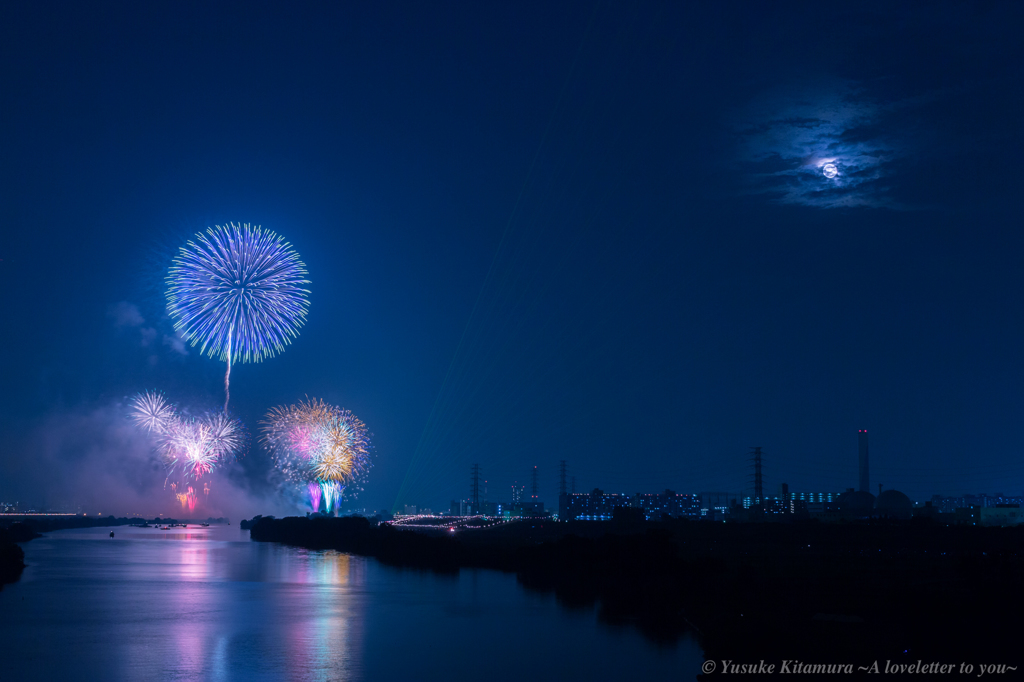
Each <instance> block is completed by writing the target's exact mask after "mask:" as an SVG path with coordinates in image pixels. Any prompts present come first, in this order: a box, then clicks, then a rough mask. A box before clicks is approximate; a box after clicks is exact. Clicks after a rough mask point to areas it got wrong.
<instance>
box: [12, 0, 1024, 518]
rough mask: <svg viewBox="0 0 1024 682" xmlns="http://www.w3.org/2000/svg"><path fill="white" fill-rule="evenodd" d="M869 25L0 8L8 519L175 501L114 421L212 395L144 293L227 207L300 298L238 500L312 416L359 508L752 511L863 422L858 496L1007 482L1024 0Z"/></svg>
mask: <svg viewBox="0 0 1024 682" xmlns="http://www.w3.org/2000/svg"><path fill="white" fill-rule="evenodd" d="M890 4H892V3H882V4H879V5H876V6H874V8H871V6H868V5H865V4H863V3H852V4H851V3H805V4H800V5H796V4H787V5H786V9H785V10H782V9H780V7H779V6H777V5H776V4H774V3H732V4H730V3H701V4H696V3H647V4H637V3H621V2H618V3H609V2H605V1H601V2H597V3H594V2H585V3H578V2H559V3H549V2H538V3H533V4H527V3H501V4H499V3H458V4H443V3H405V4H396V3H384V2H366V3H355V2H351V3H323V4H320V5H313V4H308V5H304V6H299V5H297V4H293V3H288V4H285V3H266V2H263V3H239V4H236V5H232V4H228V3H216V4H211V3H202V4H186V3H163V4H155V3H142V4H129V3H104V4H100V5H97V4H94V3H93V4H90V3H84V4H83V3H77V4H75V3H57V4H46V3H35V2H33V3H5V4H3V5H2V6H0V98H2V100H0V101H2V106H0V172H2V178H0V225H2V239H0V287H2V288H3V296H2V297H0V319H2V320H3V331H4V333H3V339H2V341H0V343H2V353H0V385H2V387H3V389H2V391H0V497H3V498H4V499H6V498H12V499H20V500H23V501H28V502H31V503H33V504H58V503H65V502H68V501H71V502H73V503H77V504H87V505H94V504H95V505H100V504H102V505H104V508H102V509H97V510H93V509H92V507H91V506H90V507H89V508H88V511H100V510H102V511H104V512H106V507H109V508H110V511H111V513H118V514H120V513H132V512H136V511H143V510H145V511H151V510H152V511H166V510H168V509H173V507H171V506H170V502H169V501H168V500H167V498H168V497H169V496H168V495H166V494H165V493H164V492H162V490H161V486H162V484H163V475H162V473H161V470H160V468H159V467H158V466H157V465H156V464H155V463H153V462H152V460H151V459H149V451H148V449H147V446H146V443H145V442H143V440H142V439H140V438H139V437H137V435H133V433H132V431H131V429H129V428H128V427H127V426H126V420H125V418H124V409H125V408H124V402H125V400H126V399H127V398H130V397H131V396H132V395H134V394H135V393H137V392H139V391H141V390H145V389H159V390H162V391H164V392H166V393H167V395H168V396H169V397H171V398H172V399H174V400H175V401H176V402H178V403H179V404H182V405H188V406H191V409H194V410H200V409H206V408H210V409H216V407H217V406H218V405H219V404H221V403H222V401H223V394H222V376H223V371H224V365H223V363H221V362H218V361H216V360H212V359H210V358H208V357H206V356H203V355H200V354H199V353H198V352H197V349H195V348H191V347H189V346H188V345H187V344H183V343H182V342H181V339H180V338H178V337H176V335H175V332H174V329H173V326H172V323H171V320H170V318H169V317H168V315H167V312H166V305H165V299H164V277H165V276H166V274H167V267H168V266H169V265H170V263H171V259H172V258H173V257H174V254H175V252H176V250H177V248H178V247H179V246H181V245H182V244H184V243H185V241H186V240H187V239H189V238H190V237H191V236H192V235H194V234H195V233H196V232H198V231H201V230H204V229H206V228H207V227H208V226H212V225H216V224H224V223H226V222H228V221H235V222H240V221H241V222H250V223H254V224H261V225H263V226H264V227H265V228H267V229H270V230H273V231H275V232H277V233H279V234H281V235H283V236H284V237H285V238H286V239H287V240H289V241H290V242H291V244H292V245H293V246H294V248H295V249H296V250H297V251H298V252H299V254H301V256H302V258H303V261H304V262H305V263H306V265H307V268H308V271H309V279H310V280H311V282H312V285H311V287H310V289H311V292H312V293H311V296H310V300H311V306H310V314H309V319H308V323H307V324H306V325H305V327H303V329H302V332H301V334H300V336H299V337H298V339H297V340H296V341H295V342H294V343H292V344H291V345H290V346H289V347H288V348H287V350H286V351H285V352H284V353H283V354H281V355H279V356H277V357H274V358H271V359H269V360H267V361H264V362H262V363H259V364H245V365H237V366H236V367H235V369H234V370H233V372H232V408H233V410H234V412H235V413H236V414H237V415H238V416H239V417H241V418H242V419H243V420H244V422H245V423H246V425H247V428H248V429H249V431H250V433H251V434H252V436H253V441H254V442H253V445H252V446H251V447H250V449H249V452H248V454H247V455H246V457H245V458H244V459H243V460H242V461H241V462H240V463H237V464H233V465H231V466H227V467H224V469H223V470H222V471H219V472H217V473H216V474H215V477H220V478H219V479H218V478H215V479H214V487H215V488H216V490H215V492H217V490H219V491H221V497H220V503H219V504H220V505H221V506H220V508H221V509H223V510H226V511H227V512H232V513H234V514H236V515H238V514H246V515H251V514H252V513H261V512H265V511H266V510H271V509H277V508H280V506H281V505H280V503H279V502H275V501H274V500H275V499H277V498H275V492H274V491H275V487H274V481H273V475H272V473H271V472H270V460H269V458H268V456H267V455H266V453H264V452H263V451H262V450H261V449H260V448H259V446H258V443H257V442H255V441H256V438H255V437H256V436H257V435H258V424H259V420H260V418H261V416H262V415H263V413H264V412H265V411H266V410H267V408H269V407H271V406H274V405H279V404H283V403H290V402H294V401H296V400H298V399H300V398H303V397H304V396H306V395H308V396H315V397H319V398H324V399H325V400H328V401H330V402H332V403H335V404H339V405H342V406H344V407H346V408H349V409H351V410H352V411H353V412H354V413H355V414H357V415H358V416H359V417H360V418H362V419H363V421H365V422H366V424H367V425H368V426H369V428H370V430H371V431H372V432H373V434H374V443H375V445H376V453H375V466H374V469H373V470H372V472H371V474H370V477H369V479H368V481H367V484H366V486H365V490H364V491H363V492H362V493H361V495H360V497H359V498H358V501H357V502H356V506H366V507H369V508H374V509H380V508H388V509H391V508H394V507H395V506H396V505H402V504H418V505H426V506H432V507H433V508H434V509H440V508H445V507H447V504H448V501H449V500H451V499H455V498H459V497H466V496H467V495H468V494H469V467H470V465H471V464H472V463H475V462H479V463H480V465H481V468H482V471H483V474H484V477H485V478H486V479H487V481H488V483H487V487H488V496H489V497H490V499H497V500H508V499H509V498H510V486H511V485H512V484H513V481H518V482H519V483H520V484H525V483H528V480H529V472H530V470H531V469H532V467H533V466H535V465H536V466H538V467H539V471H540V484H541V489H540V494H541V497H542V499H544V500H545V501H547V503H548V504H549V506H550V505H553V504H554V503H555V498H556V494H557V465H558V461H559V460H561V459H565V460H567V462H568V467H569V474H570V475H571V476H575V478H576V487H577V490H580V491H582V490H589V489H591V488H594V487H601V488H602V489H605V490H608V491H615V492H627V493H634V492H640V491H651V492H653V491H658V490H663V489H665V488H672V489H674V490H677V491H679V492H699V491H706V490H719V491H728V492H735V493H742V492H744V491H749V490H750V479H751V469H750V466H749V463H748V456H747V453H748V450H749V447H750V446H755V445H756V446H762V447H763V449H764V453H765V481H766V491H767V492H769V493H776V492H777V491H778V486H779V484H780V483H782V482H787V483H789V486H790V489H791V490H796V491H842V490H844V489H846V488H848V487H854V486H856V484H857V461H856V456H857V438H856V434H857V430H858V429H861V428H866V429H867V430H868V432H869V434H870V438H871V486H872V489H876V488H877V484H878V483H882V484H884V485H885V487H886V488H896V489H899V490H902V491H904V492H906V493H907V494H908V495H910V496H911V498H913V499H917V500H924V499H927V498H928V497H929V496H930V495H932V494H936V493H938V494H944V495H953V494H962V493H965V492H972V493H974V492H989V493H995V492H1004V493H1006V494H1013V495H1020V494H1022V492H1024V462H1022V454H1021V449H1022V445H1021V444H1022V440H1021V433H1020V432H1021V424H1022V421H1021V415H1022V414H1024V392H1022V390H1021V387H1022V386H1024V358H1022V354H1021V352H1020V348H1021V343H1022V339H1024V323H1022V313H1024V306H1022V296H1024V277H1022V275H1024V267H1022V255H1024V234H1022V230H1021V227H1022V221H1021V210H1020V201H1021V196H1022V193H1021V189H1020V188H1021V181H1022V179H1024V172H1022V170H1021V164H1022V161H1021V160H1022V158H1024V154H1022V152H1024V145H1022V142H1024V133H1022V123H1024V74H1022V70H1021V64H1024V41H1022V40H1021V39H1020V35H1021V31H1022V29H1024V5H1021V4H1020V3H914V4H911V3H900V6H901V7H900V8H897V9H895V10H894V9H892V8H889V7H888V6H889V5H890ZM826 166H829V172H832V171H833V170H834V172H835V177H832V178H829V177H826V170H825V169H826ZM876 492H877V490H876ZM275 505H277V506H275Z"/></svg>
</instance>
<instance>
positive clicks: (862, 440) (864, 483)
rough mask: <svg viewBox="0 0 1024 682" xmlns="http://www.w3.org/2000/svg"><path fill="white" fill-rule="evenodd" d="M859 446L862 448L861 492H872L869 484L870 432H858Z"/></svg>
mask: <svg viewBox="0 0 1024 682" xmlns="http://www.w3.org/2000/svg"><path fill="white" fill-rule="evenodd" d="M857 444H858V445H859V446H860V448H859V449H860V488H859V490H860V491H861V492H865V493H869V492H871V489H870V484H869V482H868V430H867V429H860V430H858V431H857Z"/></svg>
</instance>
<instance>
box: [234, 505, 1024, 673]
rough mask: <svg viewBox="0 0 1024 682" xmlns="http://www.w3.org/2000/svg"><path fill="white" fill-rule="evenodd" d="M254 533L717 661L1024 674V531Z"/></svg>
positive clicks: (749, 527)
mask: <svg viewBox="0 0 1024 682" xmlns="http://www.w3.org/2000/svg"><path fill="white" fill-rule="evenodd" d="M251 537H252V539H254V540H258V541H274V542H282V543H286V544H291V545H297V546H302V547H307V548H311V549H336V550H339V551H343V552H350V553H354V554H361V555H365V556H372V557H376V558H377V559H379V560H380V561H382V562H384V563H386V564H390V565H394V566H407V567H415V568H425V569H431V570H437V571H456V570H458V569H459V568H462V567H467V568H468V567H474V568H492V569H497V570H502V571H510V572H514V573H516V574H517V576H518V578H519V580H520V582H521V583H522V584H524V585H525V586H526V587H528V588H531V589H537V590H549V591H553V592H554V593H555V594H556V595H557V597H558V598H559V600H560V601H561V602H562V603H563V604H565V605H567V606H570V607H571V606H573V605H580V606H585V605H590V604H594V603H595V602H596V603H598V604H599V607H600V608H599V612H600V614H601V618H602V619H604V620H605V621H608V622H613V623H628V624H632V625H635V626H636V627H638V628H640V629H641V630H642V631H643V632H644V633H645V634H646V635H648V636H649V637H651V638H653V639H655V640H657V641H660V642H665V643H671V642H673V641H674V640H675V639H676V638H678V637H679V636H680V635H682V634H683V633H684V632H686V631H687V630H691V631H693V632H694V633H695V634H696V635H697V636H698V637H699V639H700V641H701V643H702V646H703V647H704V651H705V654H706V656H707V657H708V658H709V659H713V660H716V661H719V662H721V661H722V660H725V659H728V660H731V661H733V662H738V663H748V662H758V661H760V660H761V659H765V660H766V661H768V662H771V661H775V663H776V666H777V670H778V665H779V664H780V663H781V661H782V660H790V661H792V660H799V661H803V662H821V663H851V664H855V665H854V669H853V674H854V676H857V675H859V674H868V672H867V671H858V670H857V668H858V667H860V666H865V667H867V668H870V666H871V664H872V663H873V662H874V661H876V660H877V661H879V662H880V665H881V666H882V667H883V668H884V665H885V662H886V661H887V660H888V661H890V664H891V665H892V664H907V663H915V662H916V661H918V660H919V659H921V660H923V661H924V662H930V661H940V662H941V661H946V662H951V663H957V664H959V663H960V662H974V665H978V664H1000V665H1011V666H1017V668H1018V671H1021V670H1024V667H1021V665H1020V663H1021V658H1022V657H1021V655H1020V653H1019V649H1020V647H1019V630H1018V627H1017V626H1016V624H1015V620H1016V617H1017V616H1016V614H1018V613H1019V612H1020V609H1021V607H1022V606H1024V529H1021V528H979V527H963V526H960V527H956V526H945V525H940V524H936V523H931V522H905V523H897V522H877V523H865V524H854V523H849V524H819V523H813V522H810V523H804V524H703V523H687V522H678V523H657V524H655V523H650V524H644V523H641V524H625V525H623V524H619V525H616V524H614V523H611V522H607V523H600V522H598V523H562V524H557V523H552V522H546V523H545V524H540V523H539V522H537V523H530V522H520V523H514V524H507V525H505V526H502V527H498V528H494V529H487V530H477V531H472V532H469V533H464V534H462V536H461V537H444V536H438V535H430V534H422V533H418V532H413V531H404V530H399V529H396V528H393V527H391V526H388V525H380V526H374V525H372V524H370V523H369V522H368V521H366V520H365V519H361V518H338V519H335V518H301V517H300V518H285V519H269V518H261V519H258V520H256V522H255V523H254V524H253V525H252V528H251ZM947 659H948V660H947ZM954 659H955V660H954Z"/></svg>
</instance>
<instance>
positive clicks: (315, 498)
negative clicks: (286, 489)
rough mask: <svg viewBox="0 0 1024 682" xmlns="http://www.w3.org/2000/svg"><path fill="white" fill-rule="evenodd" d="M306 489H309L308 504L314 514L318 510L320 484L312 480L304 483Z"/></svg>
mask: <svg viewBox="0 0 1024 682" xmlns="http://www.w3.org/2000/svg"><path fill="white" fill-rule="evenodd" d="M306 489H307V490H308V491H309V506H310V507H312V508H313V513H314V514H315V513H317V512H318V511H320V484H319V483H317V482H316V481H312V482H310V483H309V484H307V485H306Z"/></svg>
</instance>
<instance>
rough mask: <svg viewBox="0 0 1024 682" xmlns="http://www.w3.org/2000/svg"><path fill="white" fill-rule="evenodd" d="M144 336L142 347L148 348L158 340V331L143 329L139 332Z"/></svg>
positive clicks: (149, 328) (148, 328)
mask: <svg viewBox="0 0 1024 682" xmlns="http://www.w3.org/2000/svg"><path fill="white" fill-rule="evenodd" d="M139 332H140V333H141V334H142V347H143V348H146V347H148V346H149V344H151V343H153V341H155V340H156V330H155V329H153V328H152V327H143V328H142V329H140V330H139Z"/></svg>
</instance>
